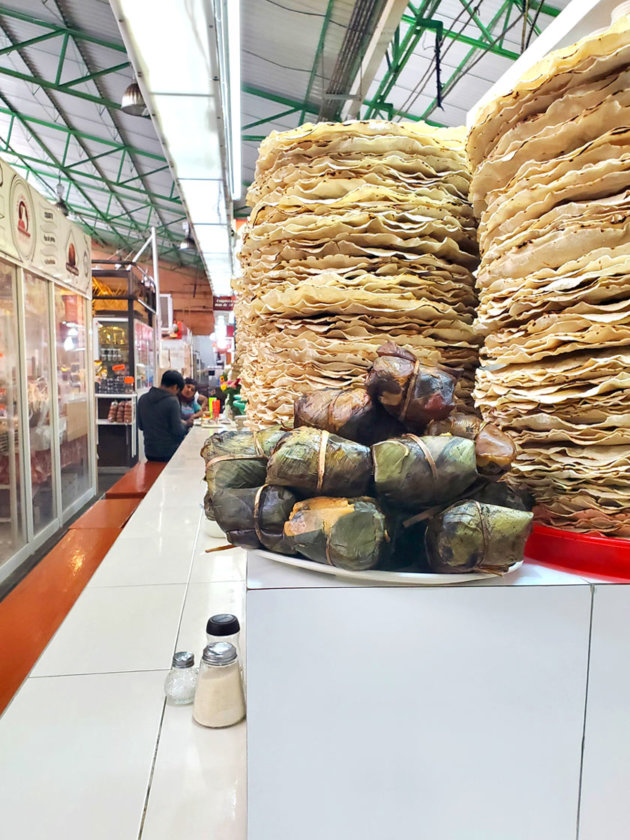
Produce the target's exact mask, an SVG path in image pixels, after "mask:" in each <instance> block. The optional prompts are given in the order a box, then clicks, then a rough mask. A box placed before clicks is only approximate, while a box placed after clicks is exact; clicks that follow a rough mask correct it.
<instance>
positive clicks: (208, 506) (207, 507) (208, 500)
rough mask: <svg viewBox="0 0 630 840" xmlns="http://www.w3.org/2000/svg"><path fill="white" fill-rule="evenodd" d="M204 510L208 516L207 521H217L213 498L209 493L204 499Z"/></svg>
mask: <svg viewBox="0 0 630 840" xmlns="http://www.w3.org/2000/svg"><path fill="white" fill-rule="evenodd" d="M203 509H204V512H205V514H206V519H211V520H212V521H214V520H216V516H215V515H214V508H213V507H212V496H211V495H210V492H209V491H208V492H206V495H205V496H204V497H203Z"/></svg>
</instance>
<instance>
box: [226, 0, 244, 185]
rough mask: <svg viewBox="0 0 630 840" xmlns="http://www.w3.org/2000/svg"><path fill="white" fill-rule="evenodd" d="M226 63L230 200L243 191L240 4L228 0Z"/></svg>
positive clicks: (233, 0)
mask: <svg viewBox="0 0 630 840" xmlns="http://www.w3.org/2000/svg"><path fill="white" fill-rule="evenodd" d="M227 28H228V63H229V70H230V140H231V147H232V149H231V151H232V154H231V163H232V167H231V169H232V172H231V174H232V191H231V192H232V199H233V200H235V201H236V200H237V199H239V198H240V197H241V193H242V191H243V187H242V183H241V142H242V140H241V3H240V0H230V2H229V3H228V7H227Z"/></svg>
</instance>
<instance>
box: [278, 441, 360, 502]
mask: <svg viewBox="0 0 630 840" xmlns="http://www.w3.org/2000/svg"><path fill="white" fill-rule="evenodd" d="M371 481H372V459H371V457H370V450H369V448H368V447H367V446H362V445H361V444H360V443H354V442H353V441H350V440H344V438H341V437H338V436H337V435H331V434H329V433H328V432H326V431H320V430H319V429H310V428H308V427H307V426H302V427H300V428H299V429H293V430H292V431H291V432H287V434H286V435H285V436H284V437H283V438H282V440H281V441H280V442H279V443H278V445H277V446H276V448H275V450H274V452H273V454H272V456H271V458H270V459H269V463H268V464H267V483H268V484H280V485H282V486H284V487H293V488H294V489H296V490H300V491H302V493H308V494H314V495H322V496H363V495H365V494H366V493H367V491H368V489H369V487H370V484H371Z"/></svg>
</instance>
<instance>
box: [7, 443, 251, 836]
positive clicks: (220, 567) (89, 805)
mask: <svg viewBox="0 0 630 840" xmlns="http://www.w3.org/2000/svg"><path fill="white" fill-rule="evenodd" d="M206 436H207V435H206V433H205V432H204V431H203V430H201V429H194V430H193V432H192V433H191V434H190V435H189V437H188V438H187V439H186V441H185V442H184V444H183V445H182V447H181V449H180V451H179V452H178V453H177V455H176V457H175V458H174V459H173V461H172V462H171V463H169V465H168V466H167V467H166V469H165V470H164V471H163V473H162V475H161V476H160V478H159V479H158V481H157V482H156V484H155V485H154V486H153V488H152V489H151V491H150V492H149V493H148V494H147V496H146V497H145V499H144V500H143V501H142V503H141V504H140V506H139V508H138V510H137V511H136V513H135V514H134V516H133V517H132V518H131V520H130V521H129V523H128V525H127V526H126V527H125V528H124V530H123V531H122V533H121V535H120V537H119V538H118V540H117V541H116V542H115V544H114V545H113V547H112V549H111V550H110V551H109V553H108V554H107V556H106V557H105V559H104V560H103V562H102V564H101V566H100V568H99V569H98V571H97V572H96V573H95V574H94V576H93V577H92V579H91V581H90V583H89V585H88V586H87V587H86V588H85V590H84V592H83V593H82V594H81V596H80V597H79V599H78V600H77V602H76V604H75V606H74V607H73V609H72V610H71V611H70V613H69V615H68V617H67V619H66V621H64V623H63V624H62V625H61V627H60V628H59V631H58V632H57V633H56V635H55V636H54V638H53V639H52V640H51V642H50V644H49V645H48V647H47V648H46V650H45V652H44V654H43V655H42V656H41V658H40V659H39V661H38V662H37V664H36V666H35V668H34V669H33V671H32V672H31V674H30V677H29V679H28V680H27V681H26V682H25V684H24V685H23V687H22V689H21V690H20V691H19V692H18V694H17V695H16V697H15V698H14V700H13V702H12V703H11V704H10V706H9V708H8V709H7V711H6V713H5V714H4V716H3V717H2V718H1V719H0V754H2V756H3V758H4V761H3V762H2V768H0V808H1V809H2V811H3V813H4V814H5V822H4V827H5V831H6V833H7V835H11V836H13V835H14V836H17V837H28V838H29V840H40V838H41V840H44V838H46V840H48V838H50V837H53V838H54V837H61V836H63V837H65V838H68V840H73V838H81V840H83V838H85V837H86V836H89V837H90V838H94V839H95V840H99V838H108V840H109V838H111V837H112V836H118V837H121V838H122V839H123V840H127V839H128V838H129V840H131V839H132V838H133V840H136V838H139V837H142V838H143V840H146V839H147V838H148V839H149V840H156V838H167V837H168V838H173V837H178V836H186V837H188V838H190V840H196V838H199V839H200V840H201V838H205V837H207V836H217V837H221V838H222V840H233V838H234V840H242V838H244V837H245V805H244V803H245V732H246V728H245V724H240V725H239V726H237V727H233V728H231V729H226V730H214V731H213V730H209V729H204V728H202V727H200V726H197V725H196V724H194V723H193V721H192V716H191V711H192V707H190V706H184V707H171V706H166V704H165V702H164V696H163V689H162V684H163V681H164V678H165V676H166V673H167V671H168V669H169V667H170V662H171V657H172V654H173V652H174V651H175V650H179V649H182V648H186V649H189V650H192V651H194V653H195V658H196V660H197V661H198V659H199V656H200V653H201V650H202V648H203V646H204V643H205V624H206V621H207V618H208V616H209V615H211V614H213V613H216V612H225V611H230V612H234V613H236V614H237V615H238V616H239V618H242V617H243V609H244V574H245V554H244V552H243V551H241V550H240V549H229V550H226V551H223V552H217V553H212V554H207V553H206V548H209V547H215V546H217V545H221V544H222V542H221V541H219V540H214V539H211V538H210V537H207V536H206V535H205V533H204V532H203V530H202V523H203V509H202V505H201V503H202V499H203V493H204V489H205V488H204V485H203V482H202V477H203V464H202V462H201V460H200V458H199V449H200V447H201V442H202V441H203V440H204V439H205V437H206ZM25 779H28V780H29V781H28V784H24V780H25ZM69 803H70V804H69ZM145 806H146V813H145Z"/></svg>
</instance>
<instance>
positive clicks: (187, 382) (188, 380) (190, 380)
mask: <svg viewBox="0 0 630 840" xmlns="http://www.w3.org/2000/svg"><path fill="white" fill-rule="evenodd" d="M184 385H194V386H195V388H196V387H197V382H196V380H195V379H193V378H192V377H190V376H187V377H186V379H184Z"/></svg>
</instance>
